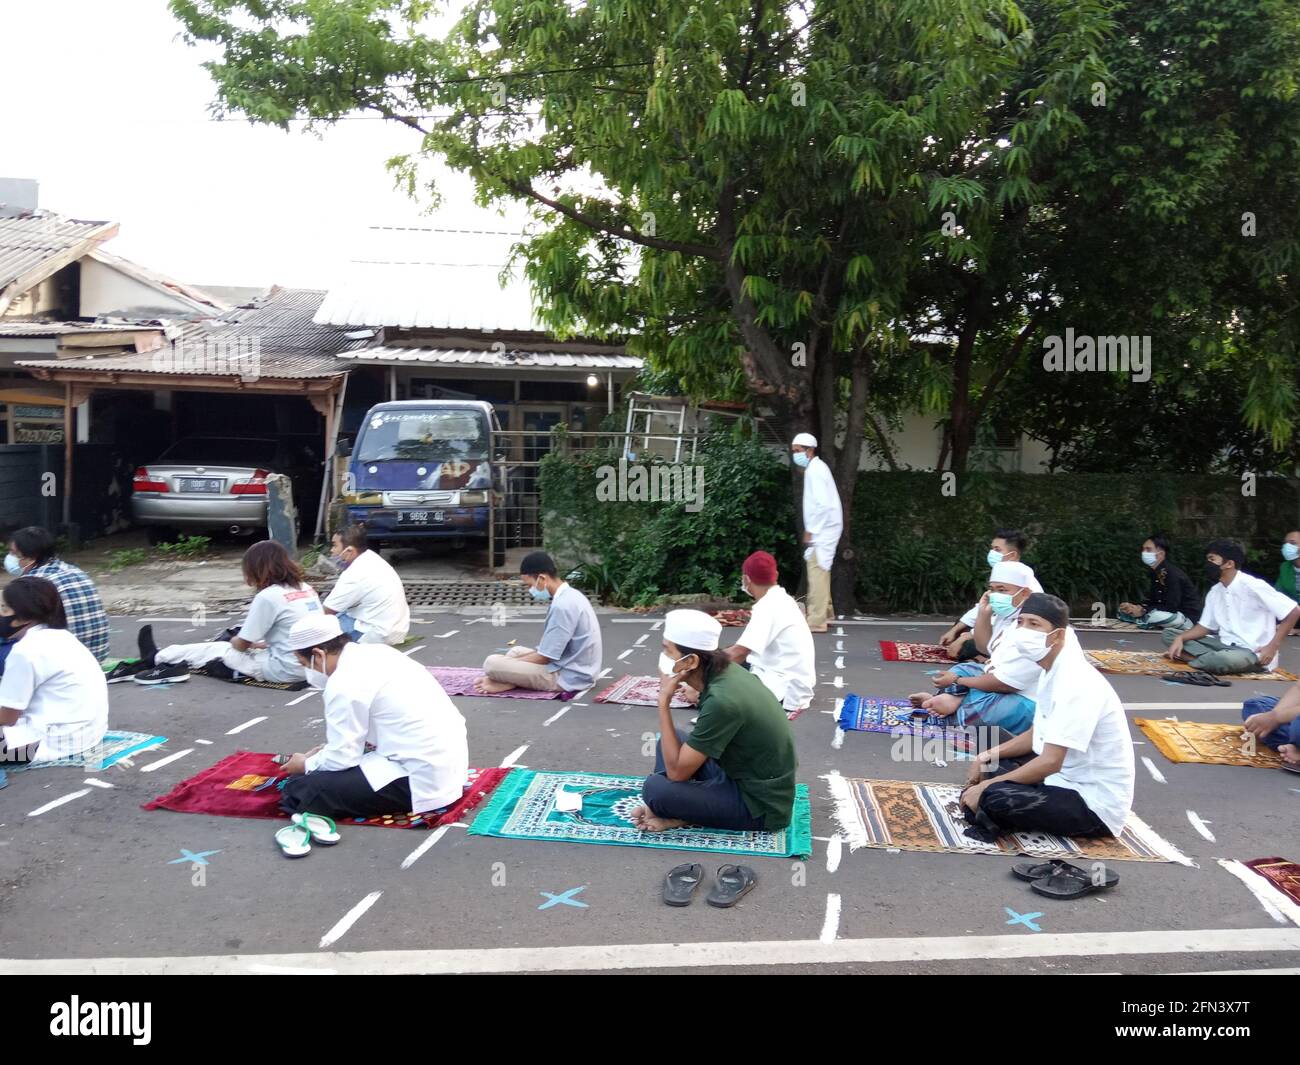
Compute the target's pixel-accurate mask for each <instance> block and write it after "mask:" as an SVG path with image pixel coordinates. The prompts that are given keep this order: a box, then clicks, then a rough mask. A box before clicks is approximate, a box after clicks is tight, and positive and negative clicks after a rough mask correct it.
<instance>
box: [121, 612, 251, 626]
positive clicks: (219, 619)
mask: <svg viewBox="0 0 1300 1065" xmlns="http://www.w3.org/2000/svg"><path fill="white" fill-rule="evenodd" d="M139 620H140V621H141V622H142V623H143V622H146V621H183V622H185V623H186V624H189V625H193V624H194V619H193V618H140V619H139ZM228 620H229V618H228V616H227V615H225V614H223V615H222V616H221V617H219V618H217V617H209V618H205V619H204V622H203V623H204V624H205V625H206V624H207V623H208V622H209V621H228Z"/></svg>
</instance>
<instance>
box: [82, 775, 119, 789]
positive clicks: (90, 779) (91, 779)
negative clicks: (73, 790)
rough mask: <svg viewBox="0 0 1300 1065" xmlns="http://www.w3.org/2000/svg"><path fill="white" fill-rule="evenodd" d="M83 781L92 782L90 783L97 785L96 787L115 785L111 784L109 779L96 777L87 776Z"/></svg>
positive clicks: (84, 782)
mask: <svg viewBox="0 0 1300 1065" xmlns="http://www.w3.org/2000/svg"><path fill="white" fill-rule="evenodd" d="M82 783H83V784H90V785H92V786H93V787H96V788H111V787H113V785H112V784H110V783H109V782H108V781H107V780H96V779H95V778H94V777H87V778H86V779H85V780H83V781H82Z"/></svg>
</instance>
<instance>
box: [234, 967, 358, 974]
mask: <svg viewBox="0 0 1300 1065" xmlns="http://www.w3.org/2000/svg"><path fill="white" fill-rule="evenodd" d="M248 971H249V972H250V973H263V974H266V975H269V976H338V974H339V971H338V970H337V969H315V968H311V967H309V966H305V965H297V966H295V965H250V966H249V967H248Z"/></svg>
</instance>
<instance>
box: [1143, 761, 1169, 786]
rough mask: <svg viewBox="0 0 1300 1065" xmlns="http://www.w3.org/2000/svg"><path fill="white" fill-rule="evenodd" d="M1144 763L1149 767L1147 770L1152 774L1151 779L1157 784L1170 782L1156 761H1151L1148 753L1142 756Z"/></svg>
mask: <svg viewBox="0 0 1300 1065" xmlns="http://www.w3.org/2000/svg"><path fill="white" fill-rule="evenodd" d="M1142 764H1143V765H1144V766H1146V767H1147V772H1148V773H1150V774H1151V779H1152V780H1154V781H1155V782H1156V783H1157V784H1168V783H1169V782H1168V781H1167V780H1165V775H1164V774H1163V773H1162V772H1160V770H1159V769H1157V768H1156V764H1155V762H1153V761H1151V759H1150V758H1148V757H1147V756H1146V755H1143V756H1142Z"/></svg>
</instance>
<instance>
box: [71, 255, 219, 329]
mask: <svg viewBox="0 0 1300 1065" xmlns="http://www.w3.org/2000/svg"><path fill="white" fill-rule="evenodd" d="M139 311H147V312H157V311H171V312H172V313H173V314H175V315H177V316H182V315H183V316H186V317H189V316H190V315H192V314H193V313H194V308H193V307H191V306H190V305H189V304H188V303H185V302H183V301H182V300H179V299H176V298H174V297H172V296H169V295H168V294H167V293H166V292H164V291H162V290H160V289H157V288H155V287H153V286H152V285H146V284H143V283H142V282H140V281H137V280H136V279H135V278H133V277H129V276H127V275H126V274H124V273H122V271H120V270H118V269H117V268H116V267H113V266H110V265H108V264H107V263H101V262H100V261H99V260H97V259H92V258H91V257H90V256H86V257H85V258H84V259H82V260H81V316H82V317H83V318H88V317H92V316H94V315H99V314H115V313H116V314H121V313H123V312H139Z"/></svg>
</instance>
